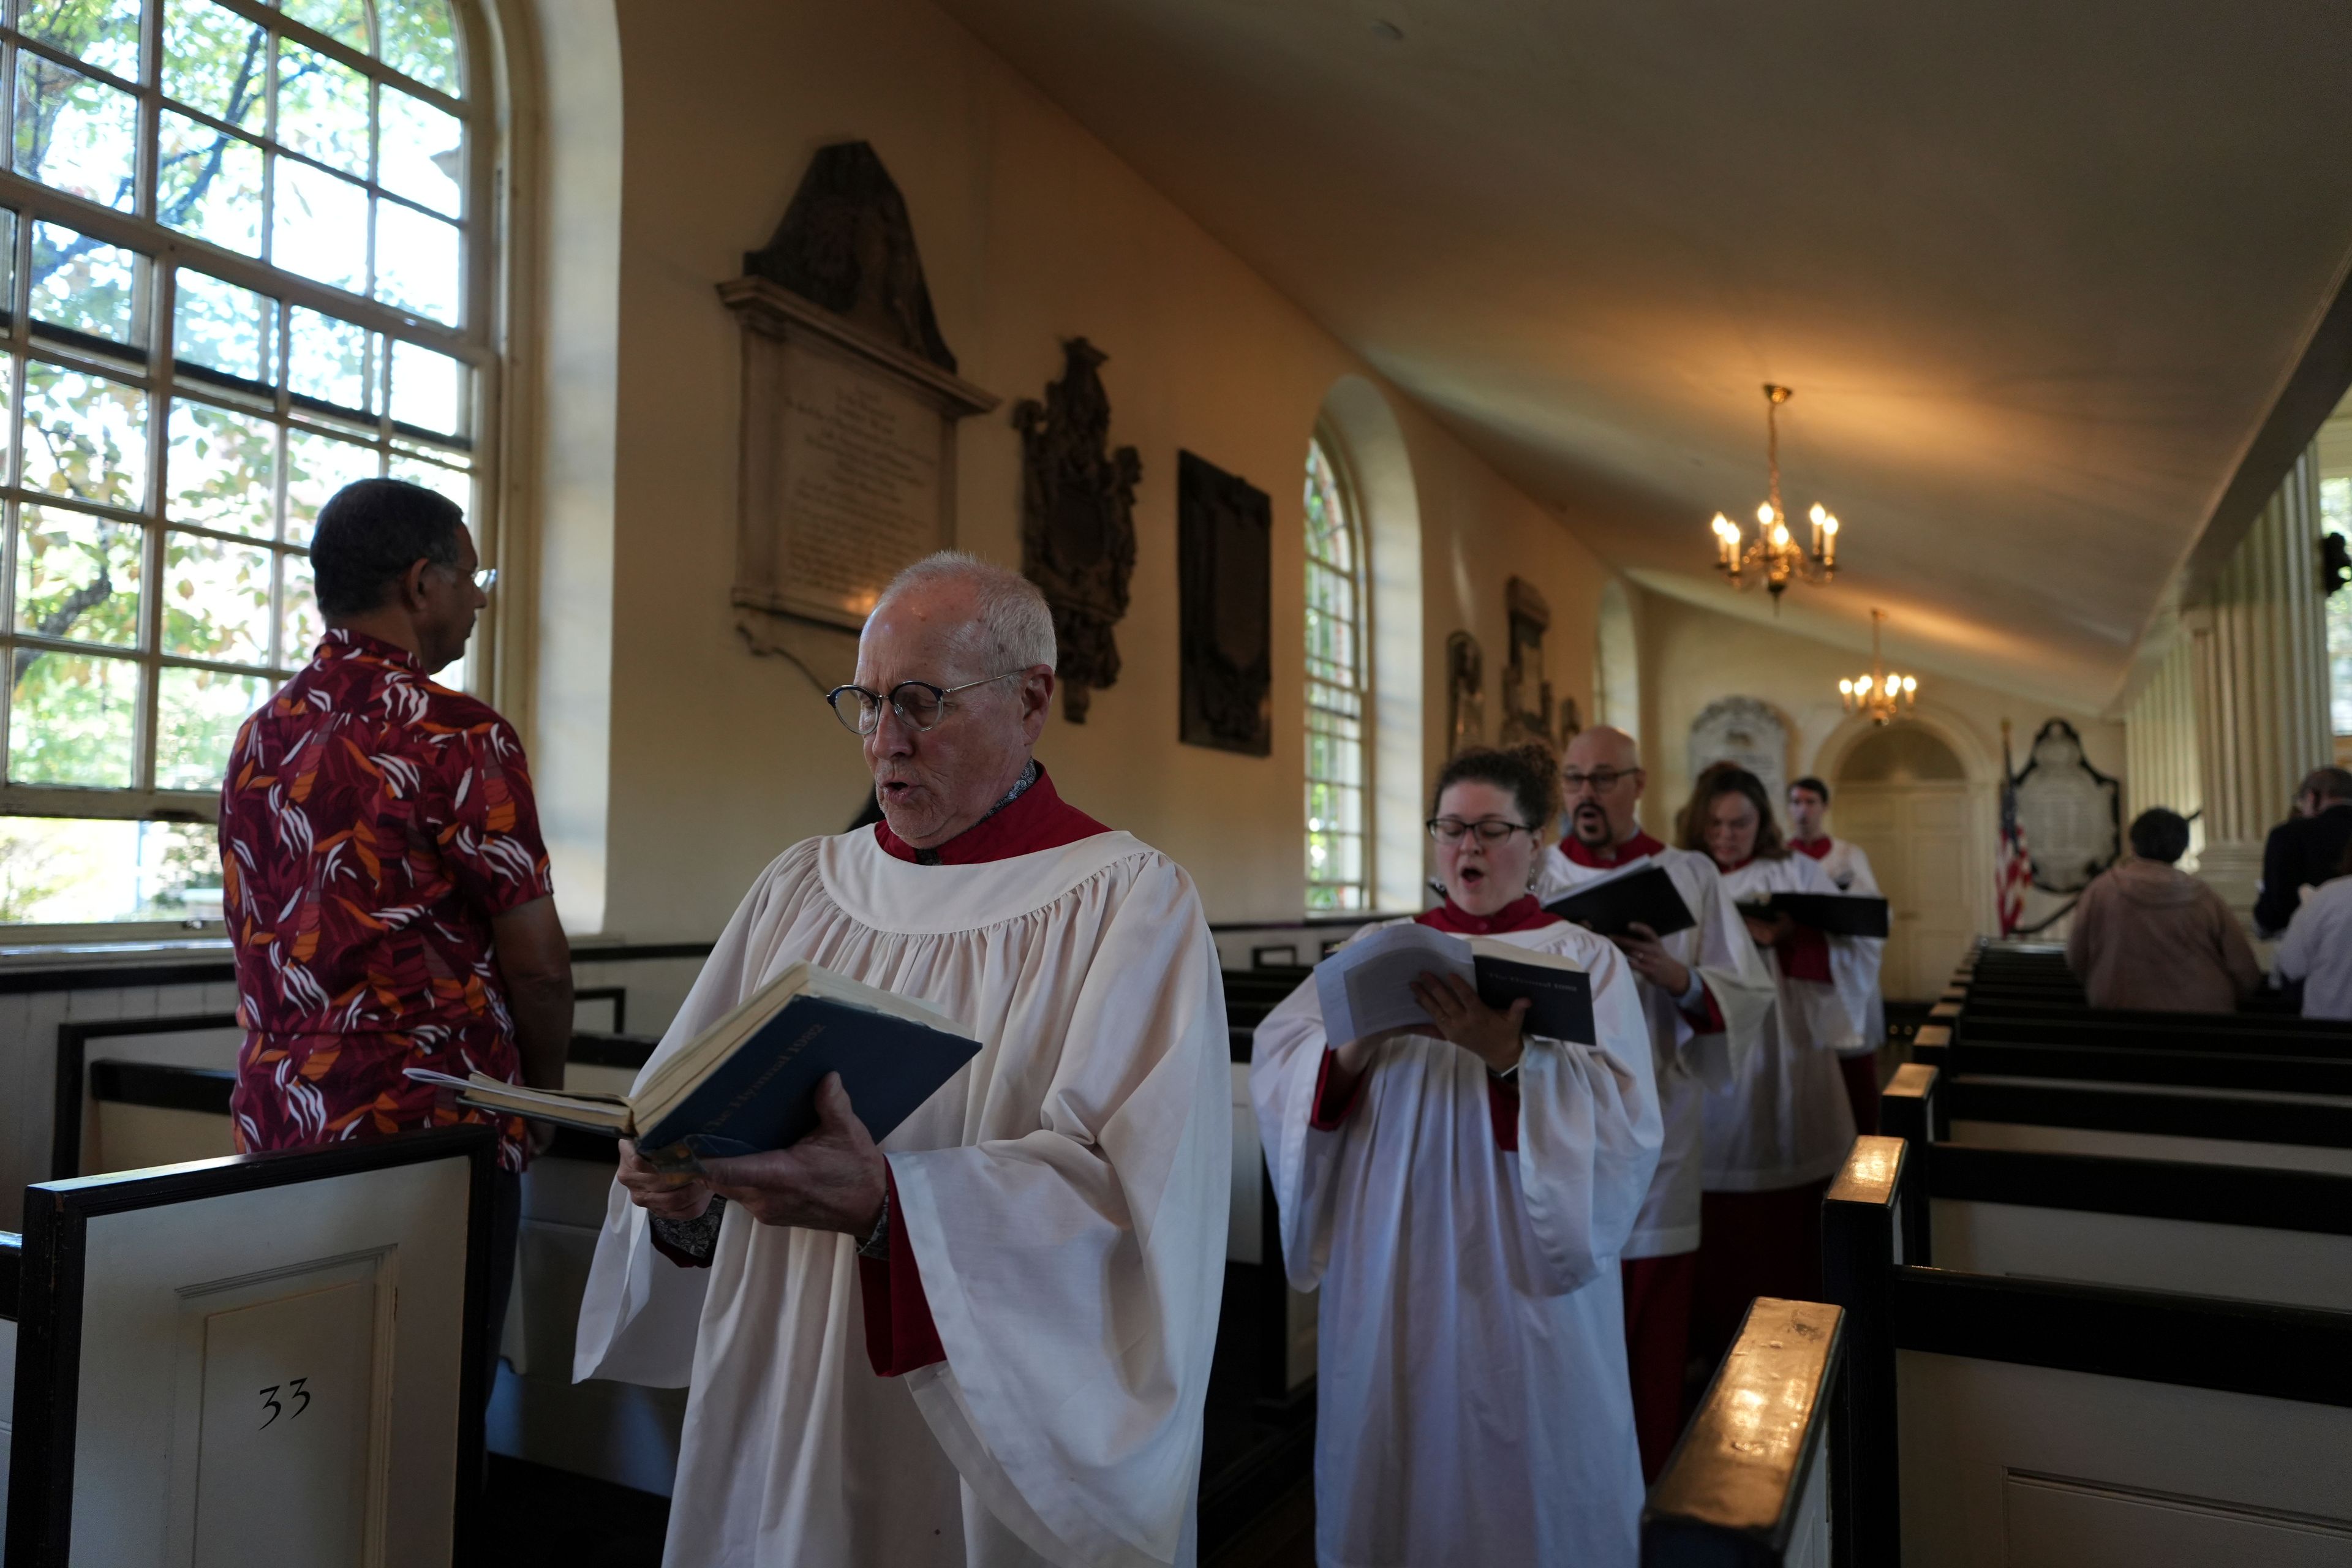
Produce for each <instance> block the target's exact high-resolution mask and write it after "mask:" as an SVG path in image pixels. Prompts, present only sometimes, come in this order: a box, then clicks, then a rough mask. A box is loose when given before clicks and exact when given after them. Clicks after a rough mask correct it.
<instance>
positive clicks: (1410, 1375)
mask: <svg viewBox="0 0 2352 1568" xmlns="http://www.w3.org/2000/svg"><path fill="white" fill-rule="evenodd" d="M1555 765H1556V764H1555V763H1553V761H1552V759H1551V756H1550V753H1549V752H1547V751H1545V750H1544V749H1543V748H1542V747H1540V746H1537V747H1528V748H1523V749H1521V750H1520V751H1517V752H1493V751H1483V750H1482V751H1476V752H1467V753H1465V754H1464V755H1463V756H1461V757H1457V758H1456V759H1455V760H1454V762H1452V763H1448V764H1447V766H1446V769H1445V771H1444V773H1442V774H1441V775H1440V779H1439V789H1438V791H1437V801H1436V810H1435V816H1434V818H1433V822H1432V824H1431V830H1432V837H1434V838H1435V839H1436V841H1437V862H1438V868H1439V871H1440V875H1441V876H1442V878H1443V879H1444V885H1445V889H1446V897H1445V901H1444V903H1443V904H1441V905H1440V906H1439V907H1438V908H1437V909H1434V910H1430V911H1428V912H1427V913H1426V914H1424V915H1423V916H1422V917H1421V920H1422V921H1423V923H1424V924H1427V925H1431V926H1433V927H1435V928H1437V929H1438V930H1441V931H1457V932H1462V933H1465V934H1491V935H1494V936H1496V938H1497V939H1498V940H1501V941H1504V942H1510V943H1512V944H1514V945H1516V946H1521V947H1526V948H1529V949H1532V950H1535V951H1538V952H1552V953H1562V954H1566V955H1568V956H1570V957H1571V958H1573V959H1575V960H1576V961H1577V962H1578V963H1580V964H1581V965H1582V966H1583V967H1584V968H1585V969H1586V970H1587V972H1588V973H1590V974H1591V977H1592V990H1593V1017H1594V1022H1595V1025H1596V1028H1595V1031H1594V1032H1595V1033H1596V1034H1597V1036H1598V1037H1599V1039H1598V1042H1597V1043H1595V1044H1590V1045H1586V1044H1578V1043H1575V1042H1570V1041H1565V1040H1554V1039H1545V1038H1539V1037H1526V1036H1525V1035H1524V1034H1523V1031H1522V1028H1521V1025H1520V1020H1521V1018H1522V1017H1523V1016H1524V1015H1525V1012H1526V1004H1525V1003H1524V1002H1521V1003H1517V1004H1514V1005H1513V1006H1512V1008H1511V1009H1510V1011H1508V1012H1507V1013H1504V1012H1496V1011H1495V1010H1493V1009H1490V1008H1488V1007H1486V1006H1485V1005H1482V1004H1481V1003H1480V1002H1479V1000H1478V997H1477V994H1476V993H1475V991H1474V990H1473V989H1472V988H1471V987H1469V986H1467V985H1465V984H1462V983H1461V982H1459V981H1450V982H1446V983H1444V984H1439V983H1438V982H1437V981H1436V980H1435V978H1434V977H1425V978H1424V981H1423V984H1422V985H1421V986H1420V987H1419V991H1418V994H1419V996H1420V999H1421V1002H1422V1005H1423V1008H1424V1009H1425V1010H1426V1011H1427V1012H1428V1014H1429V1016H1430V1018H1431V1023H1430V1025H1429V1026H1428V1028H1427V1029H1425V1030H1416V1031H1413V1032H1411V1033H1405V1034H1401V1035H1396V1036H1389V1037H1379V1036H1374V1037H1368V1038H1366V1039H1361V1040H1353V1041H1349V1040H1339V1041H1334V1040H1331V1039H1328V1038H1327V1037H1326V1036H1325V1034H1324V1028H1323V1016H1322V1010H1321V1007H1320V1005H1318V1002H1317V1000H1316V991H1315V984H1314V982H1313V981H1311V980H1310V981H1308V982H1307V984H1304V985H1301V986H1300V987H1299V988H1298V990H1297V992H1296V993H1294V994H1292V995H1291V996H1290V997H1288V998H1287V999H1286V1000H1285V1001H1284V1002H1283V1003H1282V1004H1281V1005H1279V1006H1278V1007H1276V1009H1275V1010H1274V1011H1273V1012H1272V1013H1271V1014H1270V1015H1268V1016H1267V1018H1266V1020H1265V1023H1263V1024H1261V1025H1260V1026H1258V1029H1257V1036H1256V1046H1255V1052H1254V1054H1253V1057H1252V1059H1251V1065H1250V1094H1251V1098H1252V1100H1253V1102H1254V1103H1255V1107H1256V1110H1257V1118H1258V1128H1259V1132H1260V1135H1261V1136H1262V1137H1263V1139H1264V1140H1265V1152H1266V1162H1267V1166H1268V1169H1269V1170H1270V1171H1271V1173H1272V1175H1273V1180H1274V1184H1275V1194H1276V1200H1277V1203H1278V1205H1279V1207H1280V1212H1281V1220H1282V1254H1283V1264H1284V1267H1285V1268H1286V1270H1287V1272H1288V1274H1289V1277H1290V1280H1291V1282H1292V1284H1294V1285H1295V1286H1297V1288H1298V1289H1302V1290H1312V1289H1318V1287H1319V1288H1320V1297H1319V1302H1318V1346H1317V1352H1316V1371H1317V1385H1316V1386H1317V1410H1316V1426H1315V1534H1316V1560H1317V1561H1318V1563H1321V1564H1324V1565H1325V1568H1374V1565H1388V1564H1395V1565H1398V1568H1406V1565H1411V1568H1423V1565H1427V1564H1433V1563H1496V1564H1501V1563H1575V1564H1579V1565H1590V1568H1608V1565H1612V1564H1616V1565H1630V1564H1632V1563H1634V1562H1635V1560H1636V1558H1637V1556H1638V1552H1639V1547H1640V1542H1639V1534H1640V1516H1641V1508H1642V1496H1643V1491H1642V1472H1641V1461H1640V1456H1639V1453H1638V1450H1637V1448H1636V1446H1635V1441H1634V1433H1633V1406H1632V1396H1631V1394H1630V1391H1629V1390H1628V1388H1627V1385H1626V1375H1625V1337H1624V1327H1623V1316H1622V1314H1623V1308H1622V1305H1621V1299H1620V1292H1619V1283H1618V1270H1617V1256H1616V1255H1617V1250H1618V1248H1619V1247H1622V1246H1623V1245H1624V1243H1625V1238H1626V1237H1627V1236H1629V1235H1630V1234H1631V1233H1632V1231H1633V1221H1634V1216H1635V1215H1636V1214H1637V1213H1639V1211H1640V1208H1641V1203H1642V1195H1643V1193H1644V1192H1645V1191H1646V1190H1647V1189H1648V1187H1649V1184H1650V1176H1651V1173H1652V1171H1653V1169H1654V1166H1655V1165H1656V1163H1657V1155H1658V1141H1659V1135H1660V1129H1659V1121H1658V1104H1657V1095H1656V1089H1655V1087H1654V1081H1653V1077H1652V1071H1651V1065H1650V1046H1649V1040H1648V1037H1647V1032H1646V1031H1645V1030H1644V1028H1643V1022H1642V1015H1641V1004H1640V1001H1639V999H1638V997H1637V996H1636V994H1635V993H1634V989H1633V974H1632V973H1631V971H1630V970H1629V969H1628V968H1627V966H1626V964H1625V962H1624V960H1623V959H1622V958H1621V957H1620V956H1619V954H1618V953H1617V952H1616V950H1615V949H1614V948H1612V947H1611V946H1610V945H1609V944H1608V943H1607V942H1602V941H1601V939H1599V938H1598V937H1595V936H1593V935H1592V934H1591V932H1589V931H1583V930H1581V929H1580V928H1578V927H1575V926H1571V925H1569V924H1567V923H1566V922H1564V921H1560V920H1559V919H1557V918H1556V917H1553V916H1550V915H1547V914H1545V913H1544V912H1543V910H1541V909H1540V908H1538V905H1537V903H1536V900H1534V898H1533V897H1532V896H1530V895H1529V893H1528V888H1529V886H1530V884H1531V883H1532V882H1533V880H1534V877H1535V867H1536V864H1537V861H1538V857H1539V856H1540V854H1541V851H1542V848H1543V839H1544V837H1545V832H1546V829H1547V827H1548V826H1549V823H1550V821H1551V819H1552V816H1553V813H1554V811H1555V809H1556V803H1557V801H1558V797H1559V783H1558V779H1557V777H1556V775H1555V772H1554V769H1555ZM1391 923H1393V922H1391ZM1369 929H1373V930H1378V929H1381V928H1379V927H1372V928H1369Z"/></svg>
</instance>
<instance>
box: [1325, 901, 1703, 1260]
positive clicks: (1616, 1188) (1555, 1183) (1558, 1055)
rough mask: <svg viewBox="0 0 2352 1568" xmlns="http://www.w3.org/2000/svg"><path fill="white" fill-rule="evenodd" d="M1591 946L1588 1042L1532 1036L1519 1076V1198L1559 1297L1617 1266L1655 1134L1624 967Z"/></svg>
mask: <svg viewBox="0 0 2352 1568" xmlns="http://www.w3.org/2000/svg"><path fill="white" fill-rule="evenodd" d="M1589 945H1590V947H1591V952H1589V953H1587V952H1579V953H1577V954H1575V956H1576V957H1577V958H1579V959H1580V961H1582V962H1584V963H1586V964H1587V966H1588V972H1589V973H1591V976H1592V1021H1593V1025H1594V1028H1593V1033H1594V1034H1595V1035H1596V1036H1597V1037H1599V1038H1598V1040H1597V1043H1595V1044H1591V1045H1583V1044H1579V1043H1577V1042H1574V1041H1570V1040H1553V1039H1546V1038H1544V1037H1540V1036H1530V1037H1528V1042H1527V1048H1526V1050H1525V1051H1524V1053H1523V1054H1522V1055H1521V1056H1520V1058H1519V1070H1518V1074H1517V1083H1518V1089H1519V1157H1518V1161H1517V1164H1518V1180H1519V1192H1520V1195H1521V1196H1522V1197H1523V1198H1524V1199H1525V1200H1526V1202H1527V1205H1528V1226H1529V1228H1530V1229H1531V1230H1533V1232H1534V1233H1535V1237H1536V1245H1537V1248H1538V1253H1539V1255H1540V1257H1541V1258H1542V1260H1543V1265H1544V1270H1545V1273H1546V1275H1547V1276H1548V1278H1547V1279H1546V1280H1545V1284H1546V1285H1547V1286H1548V1287H1549V1289H1552V1290H1554V1291H1556V1292H1559V1293H1560V1294H1563V1295H1564V1294H1566V1293H1567V1292H1569V1291H1570V1290H1574V1289H1578V1288H1580V1287H1581V1286H1583V1285H1586V1284H1589V1283H1591V1281H1592V1280H1593V1279H1596V1278H1597V1277H1598V1276H1599V1275H1600V1274H1601V1271H1602V1270H1604V1269H1607V1268H1613V1267H1614V1266H1615V1264H1616V1260H1617V1255H1618V1254H1619V1253H1620V1252H1622V1251H1623V1250H1624V1247H1625V1242H1626V1239H1627V1238H1628V1237H1631V1236H1632V1235H1633V1222H1634V1219H1635V1217H1636V1216H1637V1215H1640V1213H1641V1210H1642V1199H1643V1195H1644V1194H1647V1193H1648V1192H1649V1190H1650V1177H1651V1175H1652V1173H1654V1172H1655V1171H1656V1169H1657V1165H1658V1150H1659V1147H1660V1145H1661V1144H1662V1143H1663V1142H1664V1137H1665V1125H1664V1120H1663V1119H1662V1117H1661V1115H1660V1112H1659V1109H1658V1086H1657V1082H1656V1078H1655V1068H1654V1066H1653V1060H1652V1053H1651V1049H1650V1029H1649V1024H1648V1022H1647V1021H1646V1020H1645V1019H1644V1017H1643V1013H1642V999H1641V994H1640V993H1639V992H1638V991H1637V990H1636V989H1635V981H1634V975H1633V969H1632V968H1631V967H1630V966H1629V965H1628V964H1627V963H1626V962H1625V958H1624V955H1623V954H1622V953H1621V952H1618V951H1617V949H1616V948H1615V947H1613V946H1612V945H1611V944H1610V943H1608V942H1601V941H1598V940H1595V941H1593V942H1591V943H1590V944H1589ZM1310 1092H1311V1090H1310Z"/></svg>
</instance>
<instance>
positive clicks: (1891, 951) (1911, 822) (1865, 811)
mask: <svg viewBox="0 0 2352 1568" xmlns="http://www.w3.org/2000/svg"><path fill="white" fill-rule="evenodd" d="M1973 816H1974V813H1973V811H1972V810H1971V809H1970V801H1969V786H1968V785H1967V784H1958V783H1945V782H1942V781H1935V782H1929V781H1925V780H1921V781H1917V782H1913V783H1906V784H1844V785H1841V786H1840V787H1839V789H1838V791H1837V795H1836V798H1835V801H1834V804H1833V807H1832V812H1831V815H1830V829H1831V831H1832V832H1833V833H1835V834H1836V835H1837V836H1838V837H1841V838H1851V839H1852V840H1853V841H1854V842H1855V843H1856V844H1859V845H1861V846H1862V847H1863V849H1864V851H1865V852H1866V853H1867V854H1868V855H1869V856H1870V867H1871V869H1872V870H1873V871H1874V872H1876V873H1877V876H1878V887H1879V890H1880V891H1881V892H1882V893H1884V894H1885V896H1886V901H1887V904H1888V905H1889V906H1890V912H1891V913H1892V915H1893V917H1894V919H1893V921H1892V922H1891V930H1890V933H1889V935H1888V938H1887V942H1886V957H1885V963H1884V965H1883V966H1882V968H1881V970H1880V972H1879V987H1880V989H1881V990H1882V991H1884V992H1885V994H1886V996H1887V997H1888V999H1889V1000H1892V1001H1897V1002H1931V1001H1933V1000H1935V998H1936V997H1937V995H1938V994H1940V993H1941V992H1942V991H1943V988H1944V981H1945V979H1946V977H1947V976H1948V975H1949V974H1950V973H1952V966H1953V965H1954V964H1956V963H1958V962H1959V959H1960V955H1961V953H1963V952H1966V951H1967V949H1968V945H1969V942H1971V941H1972V940H1974V938H1975V936H1976V913H1975V908H1974V905H1975V900H1974V898H1973V897H1972V893H1973V888H1972V885H1971V882H1970V875H1969V868H1970V866H1971V865H1972V864H1973V862H1974V857H1973V856H1972V855H1971V854H1970V853H1969V850H1970V828H1971V826H1972V819H1973Z"/></svg>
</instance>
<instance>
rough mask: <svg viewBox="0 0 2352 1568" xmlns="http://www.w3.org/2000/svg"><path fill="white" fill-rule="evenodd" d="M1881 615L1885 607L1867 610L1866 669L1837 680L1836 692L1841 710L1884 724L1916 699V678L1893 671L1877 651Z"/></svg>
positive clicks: (1901, 712) (1908, 709) (1917, 682)
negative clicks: (1868, 667)
mask: <svg viewBox="0 0 2352 1568" xmlns="http://www.w3.org/2000/svg"><path fill="white" fill-rule="evenodd" d="M1885 619H1886V612H1885V610H1873V611H1871V612H1870V673H1869V674H1868V675H1864V676H1861V677H1858V678H1856V679H1852V680H1841V681H1839V682H1838V696H1839V697H1840V698H1842V699H1843V700H1844V702H1845V710H1846V711H1847V712H1849V713H1859V714H1862V715H1864V717H1866V718H1868V719H1869V721H1871V722H1872V723H1874V724H1885V723H1886V722H1888V721H1891V720H1894V719H1895V718H1897V717H1899V716H1900V715H1902V714H1905V713H1908V712H1909V711H1911V708H1912V705H1913V704H1914V703H1916V702H1917V701H1918V700H1919V678H1918V677H1917V676H1916V675H1896V674H1894V673H1893V672H1891V671H1889V670H1888V669H1887V668H1886V661H1885V659H1883V658H1880V657H1879V655H1878V625H1879V623H1880V622H1881V621H1884V620H1885Z"/></svg>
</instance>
